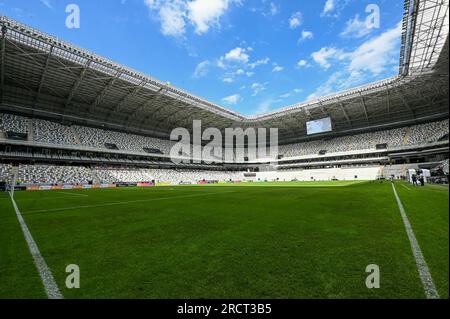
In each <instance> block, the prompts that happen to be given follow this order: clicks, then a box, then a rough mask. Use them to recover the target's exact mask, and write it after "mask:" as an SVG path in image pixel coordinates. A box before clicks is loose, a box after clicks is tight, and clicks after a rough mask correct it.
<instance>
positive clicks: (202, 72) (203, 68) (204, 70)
mask: <svg viewBox="0 0 450 319" xmlns="http://www.w3.org/2000/svg"><path fill="white" fill-rule="evenodd" d="M210 65H211V62H209V61H208V60H206V61H203V62H200V63H199V64H198V65H197V67H196V68H195V71H194V78H201V77H203V76H206V75H207V74H208V71H209V70H208V68H209V66H210Z"/></svg>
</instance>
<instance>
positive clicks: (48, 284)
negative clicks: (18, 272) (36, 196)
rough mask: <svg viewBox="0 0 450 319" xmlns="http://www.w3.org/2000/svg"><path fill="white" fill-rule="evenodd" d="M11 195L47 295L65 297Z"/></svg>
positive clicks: (58, 297)
mask: <svg viewBox="0 0 450 319" xmlns="http://www.w3.org/2000/svg"><path fill="white" fill-rule="evenodd" d="M9 195H10V197H11V201H12V204H13V206H14V210H15V211H16V215H17V219H18V220H19V223H20V227H21V228H22V232H23V235H24V236H25V240H26V242H27V244H28V248H29V249H30V252H31V256H33V261H34V264H35V265H36V268H37V270H38V272H39V275H40V276H41V280H42V283H43V284H44V288H45V292H46V293H47V296H48V298H49V299H63V298H64V297H63V295H62V294H61V292H60V291H59V288H58V285H57V284H56V282H55V279H54V278H53V274H52V272H51V270H50V268H48V266H47V264H46V262H45V260H44V257H42V255H41V253H40V251H39V248H38V246H37V244H36V242H35V241H34V239H33V236H32V235H31V233H30V230H29V229H28V226H27V224H26V223H25V220H24V219H23V217H22V214H21V213H20V210H19V208H18V207H17V204H16V201H15V200H14V197H13V195H12V194H11V193H10V194H9Z"/></svg>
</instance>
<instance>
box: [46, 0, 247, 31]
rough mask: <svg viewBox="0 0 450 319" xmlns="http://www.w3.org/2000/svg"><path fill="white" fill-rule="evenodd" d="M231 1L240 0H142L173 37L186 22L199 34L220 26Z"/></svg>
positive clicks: (184, 27) (238, 2) (163, 29)
mask: <svg viewBox="0 0 450 319" xmlns="http://www.w3.org/2000/svg"><path fill="white" fill-rule="evenodd" d="M43 1H44V0H43ZM46 1H48V0H46ZM233 3H234V4H237V5H239V4H241V0H144V4H145V5H146V6H147V8H148V9H149V11H150V13H152V14H153V13H156V14H157V17H158V19H159V21H160V23H161V32H162V33H163V34H164V35H167V36H174V37H180V36H182V35H184V34H185V33H186V26H187V25H188V24H190V25H192V26H194V30H195V32H196V33H197V34H199V35H201V34H204V33H207V32H208V31H209V29H210V28H211V27H217V28H218V27H220V18H221V17H222V16H223V15H225V13H226V12H227V11H228V9H229V8H230V5H231V4H233Z"/></svg>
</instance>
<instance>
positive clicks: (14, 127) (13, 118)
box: [0, 113, 28, 134]
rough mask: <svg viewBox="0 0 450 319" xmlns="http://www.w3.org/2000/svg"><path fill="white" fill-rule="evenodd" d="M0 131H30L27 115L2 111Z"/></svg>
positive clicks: (0, 114)
mask: <svg viewBox="0 0 450 319" xmlns="http://www.w3.org/2000/svg"><path fill="white" fill-rule="evenodd" d="M0 131H2V132H15V133H23V134H26V133H28V119H27V118H26V117H22V116H17V115H11V114H3V113H0Z"/></svg>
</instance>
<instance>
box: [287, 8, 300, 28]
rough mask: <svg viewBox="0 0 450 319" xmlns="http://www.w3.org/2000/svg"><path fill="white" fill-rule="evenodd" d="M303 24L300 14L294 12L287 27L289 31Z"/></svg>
mask: <svg viewBox="0 0 450 319" xmlns="http://www.w3.org/2000/svg"><path fill="white" fill-rule="evenodd" d="M302 23H303V17H302V13H301V12H300V11H298V12H294V13H293V14H292V16H291V17H290V19H289V27H290V28H291V29H296V28H298V27H299V26H300V25H301V24H302Z"/></svg>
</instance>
